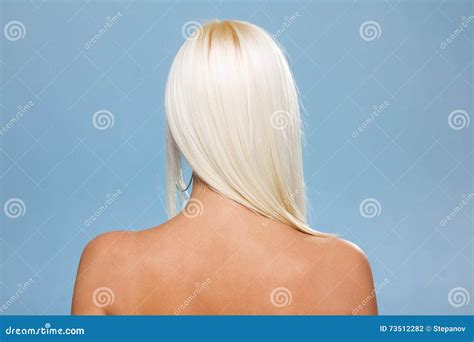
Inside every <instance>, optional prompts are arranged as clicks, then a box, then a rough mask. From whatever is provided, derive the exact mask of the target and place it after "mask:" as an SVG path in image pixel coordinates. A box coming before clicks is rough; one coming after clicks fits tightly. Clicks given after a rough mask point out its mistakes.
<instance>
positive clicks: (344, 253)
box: [299, 237, 377, 314]
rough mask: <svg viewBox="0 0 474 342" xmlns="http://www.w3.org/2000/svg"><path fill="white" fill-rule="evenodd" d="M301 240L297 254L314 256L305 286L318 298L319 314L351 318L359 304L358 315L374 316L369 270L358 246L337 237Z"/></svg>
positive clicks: (374, 304) (367, 263)
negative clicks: (342, 315) (335, 314)
mask: <svg viewBox="0 0 474 342" xmlns="http://www.w3.org/2000/svg"><path fill="white" fill-rule="evenodd" d="M302 240H303V241H304V242H303V243H302V244H301V245H300V246H299V248H300V252H301V253H306V254H307V255H314V257H313V260H314V261H312V262H311V263H310V267H308V269H309V271H308V273H307V275H308V277H307V283H306V286H307V287H308V289H316V292H317V293H318V294H319V296H318V297H319V298H320V299H318V303H317V306H318V307H319V309H320V310H321V312H322V313H327V314H331V313H332V312H338V313H340V312H345V313H346V314H351V313H353V314H354V310H355V308H358V307H359V305H360V303H366V304H364V306H363V307H362V308H359V309H358V311H357V314H376V313H377V307H376V299H375V291H374V283H373V277H372V271H371V267H370V264H369V261H368V258H367V256H366V255H365V253H364V252H363V250H362V249H361V248H360V247H359V246H357V245H356V244H354V243H352V242H350V241H347V240H344V239H341V238H337V237H328V238H320V237H304V238H303V239H302ZM301 246H304V247H301ZM367 298H371V300H369V301H367V300H366V299H367Z"/></svg>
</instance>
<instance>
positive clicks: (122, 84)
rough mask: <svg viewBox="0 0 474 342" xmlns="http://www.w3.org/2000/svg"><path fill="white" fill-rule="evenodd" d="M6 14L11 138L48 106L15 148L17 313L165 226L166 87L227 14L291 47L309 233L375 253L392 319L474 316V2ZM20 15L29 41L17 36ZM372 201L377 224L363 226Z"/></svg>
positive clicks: (7, 263) (65, 290)
mask: <svg viewBox="0 0 474 342" xmlns="http://www.w3.org/2000/svg"><path fill="white" fill-rule="evenodd" d="M118 12H120V14H121V16H120V17H119V19H118V20H115V22H114V23H113V25H112V26H111V27H110V28H109V29H108V30H107V32H105V33H103V34H101V35H100V39H99V40H97V41H96V42H95V43H93V44H91V46H86V45H87V43H88V42H89V41H90V40H91V38H92V37H93V36H94V35H95V34H97V33H98V32H99V30H100V29H101V28H103V27H104V25H105V24H106V22H107V20H108V19H110V18H111V17H113V16H114V15H117V13H118ZM0 13H1V28H2V32H1V33H2V35H1V37H0V43H1V60H0V68H1V69H0V70H1V84H0V87H1V100H0V111H1V126H2V127H3V128H5V127H6V125H7V124H8V123H9V122H11V120H12V118H15V117H16V116H18V115H17V114H16V112H17V111H18V109H17V107H18V106H24V105H26V104H28V103H29V101H31V102H32V103H33V106H31V108H30V109H29V110H28V111H26V112H25V113H24V114H23V116H20V117H19V118H18V120H14V123H13V125H11V124H10V125H8V129H7V131H6V132H5V131H3V134H1V135H0V139H1V144H0V184H1V195H0V201H1V205H2V208H3V205H4V203H5V202H6V201H7V200H9V199H11V198H20V199H21V200H22V201H23V202H24V204H25V211H24V212H23V213H22V214H23V215H21V216H19V217H17V218H10V217H8V216H7V215H6V214H5V212H4V211H5V210H3V211H1V212H0V220H1V221H0V222H1V235H0V248H1V258H0V281H1V283H0V305H3V304H7V309H6V310H3V312H2V314H67V313H68V312H69V310H70V301H71V293H72V289H73V282H74V278H75V272H76V267H77V263H78V261H79V257H80V253H81V251H82V249H83V248H84V246H85V244H86V243H87V242H88V241H89V240H90V239H91V238H92V237H94V236H95V235H97V234H100V233H103V232H106V231H109V230H116V229H141V228H147V227H150V226H154V225H157V224H159V223H161V222H163V221H164V220H166V215H165V206H164V204H165V203H164V202H165V188H164V185H165V182H164V180H165V153H164V144H165V134H164V133H165V132H164V122H163V117H164V113H163V93H164V87H165V81H166V77H167V73H168V70H169V67H170V64H171V62H172V59H173V56H174V54H175V53H176V51H177V49H178V48H179V46H180V45H181V44H182V43H183V41H184V39H183V36H182V32H181V30H182V27H183V25H184V24H185V23H186V22H188V21H190V20H197V21H200V22H202V21H205V20H208V19H212V18H221V19H222V18H234V19H242V20H247V21H250V22H252V23H255V24H257V25H260V26H262V27H264V28H265V29H266V30H268V31H269V32H271V33H272V34H275V35H276V36H277V39H278V41H279V42H280V43H281V45H282V46H283V47H284V48H285V50H286V52H287V54H288V57H289V59H290V63H291V66H292V68H293V71H294V74H295V78H296V81H297V83H298V86H299V90H300V93H301V101H302V104H303V105H304V108H305V111H304V113H303V116H304V123H305V147H304V162H305V176H306V179H307V188H308V199H309V204H310V207H311V210H310V222H311V224H312V225H313V226H314V227H315V228H317V229H319V230H322V231H328V232H334V233H339V234H340V235H341V236H342V237H344V238H346V239H349V240H352V241H354V242H356V243H357V244H359V245H360V246H361V247H362V248H363V249H364V250H365V252H366V253H367V255H368V257H369V259H370V262H371V264H372V267H373V272H374V276H375V280H376V282H377V284H382V286H381V288H380V290H379V292H378V299H379V306H380V312H381V313H382V314H469V313H472V308H473V304H472V300H471V301H470V302H469V303H466V300H464V302H462V303H461V304H464V305H462V306H460V307H456V306H457V305H451V304H450V302H449V300H448V294H449V292H450V291H451V290H452V289H453V288H457V287H462V288H463V289H464V290H465V291H464V292H463V294H464V298H466V291H467V295H468V296H470V295H472V293H473V229H472V222H473V202H474V201H471V200H468V201H467V204H465V205H464V204H463V205H462V208H461V210H455V208H456V207H459V206H460V203H462V200H463V198H471V197H470V194H472V192H473V184H472V175H473V153H472V152H473V150H472V126H473V125H474V124H471V125H468V126H466V125H467V124H464V125H462V126H466V127H464V128H462V129H453V128H451V126H450V125H449V122H448V116H449V114H450V113H451V112H453V111H455V110H463V111H465V112H464V113H465V114H462V115H464V119H466V120H467V119H470V117H469V116H470V115H472V112H473V104H472V95H473V69H472V62H473V60H472V57H473V53H472V52H473V50H472V48H473V45H472V44H473V26H474V22H472V20H471V21H470V19H469V18H470V16H471V15H473V14H474V13H473V8H472V2H470V1H395V0H387V1H306V0H299V1H286V2H282V1H278V2H272V1H249V2H244V1H229V2H223V1H193V2H191V1H169V2H166V1H162V2H161V1H160V2H152V1H139V0H136V1H100V2H99V1H95V2H94V1H71V2H68V3H63V2H60V1H40V0H36V1H35V0H32V1H2V2H1V7H0ZM463 17H465V18H464V20H465V22H468V24H467V25H466V27H463V30H462V31H459V30H458V31H456V30H457V29H459V27H460V26H461V25H462V22H463ZM471 19H472V18H471ZM13 20H16V21H20V22H21V23H22V24H23V25H24V28H25V36H24V37H23V38H22V39H18V40H9V39H7V34H6V33H5V32H3V28H4V27H5V25H7V23H9V22H10V21H13ZM367 21H375V22H377V23H378V25H379V26H380V30H378V29H377V31H378V32H376V33H378V35H377V36H376V37H375V39H373V40H370V39H371V38H370V37H369V38H368V39H369V40H367V37H366V36H364V35H363V34H362V35H361V34H360V32H359V28H360V26H361V25H362V24H363V23H365V22H367ZM450 36H452V39H450V40H451V41H450V42H448V43H446V39H447V38H449V37H450ZM363 37H366V39H363ZM453 37H454V38H453ZM10 38H11V37H10ZM443 43H444V45H443ZM383 103H388V105H385V108H384V109H383V110H382V111H381V112H380V113H379V115H378V116H373V115H372V116H371V113H372V111H373V107H374V106H377V105H381V104H383ZM101 109H106V110H108V111H110V112H111V113H112V114H113V116H114V125H113V126H112V127H110V128H108V129H105V130H98V129H96V128H95V127H94V125H93V123H92V117H93V115H94V113H95V112H97V111H98V110H101ZM370 117H372V118H375V120H373V121H370V120H369V121H370V122H369V124H368V125H367V127H365V129H363V132H362V133H360V134H359V135H357V136H356V137H354V135H353V132H354V131H355V130H357V128H358V127H359V126H361V125H362V123H364V122H365V121H366V120H367V119H368V118H370ZM458 128H459V127H458ZM117 190H120V191H121V194H120V195H119V197H118V198H117V199H116V200H115V201H114V202H113V203H112V205H111V206H110V207H108V208H107V209H106V210H105V211H104V212H103V213H102V214H101V215H99V217H98V218H97V219H96V220H95V221H94V222H92V224H90V225H88V224H87V223H86V220H87V219H88V218H89V217H90V216H91V215H94V213H95V212H96V211H97V210H98V209H99V208H100V207H101V206H102V205H103V204H104V202H105V201H106V200H107V198H108V197H107V196H110V195H112V194H114V193H116V191H117ZM463 196H464V197H463ZM366 198H374V199H376V200H377V201H378V202H379V203H380V210H379V211H378V216H375V217H373V218H365V217H363V216H362V215H361V213H360V211H359V205H360V203H361V202H362V201H363V200H364V199H366ZM453 210H455V214H454V215H453V216H452V220H450V221H449V222H448V224H446V225H443V224H442V223H441V221H442V219H443V218H444V217H446V216H447V215H449V214H450V213H451V212H452V211H453ZM10 216H12V215H11V213H10ZM30 278H31V279H32V283H31V284H30V285H29V286H28V287H27V288H26V289H25V291H23V293H22V294H21V295H19V296H16V295H15V293H16V291H17V287H18V284H19V283H24V282H26V281H28V280H29V279H30ZM12 296H14V297H15V299H14V300H13V301H12V300H11V298H12Z"/></svg>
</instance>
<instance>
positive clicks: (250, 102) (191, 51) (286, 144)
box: [165, 20, 328, 236]
mask: <svg viewBox="0 0 474 342" xmlns="http://www.w3.org/2000/svg"><path fill="white" fill-rule="evenodd" d="M165 102H166V117H167V125H168V211H169V215H170V216H174V215H176V213H177V210H176V206H177V194H179V193H180V191H179V190H182V189H183V188H185V184H184V181H183V177H182V172H181V156H182V157H184V158H185V159H186V161H187V162H188V163H189V165H190V166H191V168H192V171H193V174H194V175H196V176H197V177H198V178H199V179H200V180H202V181H203V182H204V183H206V184H207V185H208V186H210V187H211V188H212V189H213V190H214V191H216V192H218V193H220V194H222V195H223V196H225V197H227V198H229V199H231V200H233V201H235V202H237V203H240V204H242V205H244V206H245V207H247V208H249V209H251V210H253V211H255V212H257V213H259V214H261V215H264V216H266V217H268V218H273V219H276V220H279V221H281V222H283V223H286V224H288V225H290V226H292V227H294V228H296V229H298V230H300V231H303V232H305V233H309V234H312V235H318V236H328V234H324V233H320V232H317V231H315V230H313V229H311V228H310V227H309V226H308V224H307V222H306V206H305V189H304V179H303V165H302V157H301V131H300V130H301V129H300V126H301V122H300V112H299V104H298V95H297V90H296V86H295V83H294V80H293V77H292V74H291V71H290V68H289V66H288V63H287V61H286V59H285V57H284V55H283V53H282V51H281V50H280V48H279V47H278V45H277V44H276V43H275V42H274V41H273V39H272V38H271V37H270V35H269V34H268V33H266V32H265V31H264V30H263V29H261V28H260V27H258V26H255V25H252V24H249V23H246V22H242V21H233V20H232V21H230V20H226V21H211V22H208V23H206V24H205V25H203V26H202V27H199V28H198V30H197V31H195V33H194V34H193V35H192V36H190V37H188V39H187V40H186V42H185V43H184V44H183V46H182V47H181V49H180V50H179V52H178V54H177V55H176V58H175V60H174V62H173V65H172V67H171V70H170V74H169V77H168V83H167V86H166V100H165ZM177 188H178V189H177Z"/></svg>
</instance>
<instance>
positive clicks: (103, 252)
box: [72, 181, 377, 315]
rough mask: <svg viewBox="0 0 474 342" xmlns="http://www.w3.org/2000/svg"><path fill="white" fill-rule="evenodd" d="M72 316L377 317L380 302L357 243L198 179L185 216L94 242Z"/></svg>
mask: <svg viewBox="0 0 474 342" xmlns="http://www.w3.org/2000/svg"><path fill="white" fill-rule="evenodd" d="M193 207H194V209H197V213H198V215H196V212H195V211H194V210H193ZM194 216H195V217H194ZM72 314H76V315H129V314H138V315H173V314H180V315H208V314H213V315H231V314H235V315H241V314H257V315H266V314H269V315H278V314H285V315H302V314H309V315H320V314H321V315H351V314H358V315H376V314H377V304H376V298H375V293H374V287H373V279H372V273H371V270H370V266H369V263H368V261H367V258H366V257H365V255H364V254H363V252H362V251H361V250H360V249H359V248H358V247H357V246H355V245H354V244H352V243H349V242H347V241H344V240H341V239H338V238H320V237H314V236H310V235H308V234H305V233H301V232H299V231H297V230H296V229H293V228H291V227H289V226H287V225H285V224H282V223H279V222H275V221H273V220H269V219H267V218H264V217H262V216H260V215H258V214H255V213H253V212H251V211H250V210H248V209H247V208H245V207H243V206H241V205H238V204H236V203H235V202H233V201H230V200H228V199H225V198H224V197H222V196H221V195H219V194H217V193H215V192H213V191H212V190H210V189H209V188H207V187H206V185H205V184H203V183H202V182H199V181H197V182H195V184H194V187H193V193H192V196H191V200H190V202H189V203H188V207H187V208H186V209H185V212H184V214H183V213H181V214H179V215H178V216H176V217H174V218H173V219H171V220H170V221H168V222H166V223H164V224H162V225H160V226H158V227H155V228H151V229H147V230H143V231H138V232H125V231H115V232H111V233H106V234H103V235H100V236H98V237H97V238H95V239H94V240H92V241H91V242H90V243H89V244H88V245H87V247H86V248H85V250H84V252H83V254H82V257H81V261H80V265H79V270H78V274H77V279H76V285H75V289H74V296H73V303H72Z"/></svg>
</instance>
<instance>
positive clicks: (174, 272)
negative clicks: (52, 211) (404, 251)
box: [72, 21, 377, 315]
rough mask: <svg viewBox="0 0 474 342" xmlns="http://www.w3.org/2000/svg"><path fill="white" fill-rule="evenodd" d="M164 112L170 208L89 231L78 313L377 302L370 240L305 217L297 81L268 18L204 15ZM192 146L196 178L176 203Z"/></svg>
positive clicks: (274, 309)
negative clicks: (366, 243)
mask: <svg viewBox="0 0 474 342" xmlns="http://www.w3.org/2000/svg"><path fill="white" fill-rule="evenodd" d="M166 116H167V127H168V204H169V212H170V217H171V219H170V220H169V221H168V222H166V223H164V224H162V225H160V226H158V227H155V228H151V229H148V230H144V231H138V232H111V233H107V234H104V235H101V236H99V237H97V238H95V239H94V240H93V241H92V242H90V243H89V245H88V246H87V247H86V249H85V250H84V252H83V255H82V257H81V262H80V266H79V271H78V275H77V280H76V285H75V290H74V298H73V305H72V313H73V314H97V315H101V314H119V315H120V314H198V315H200V314H217V315H219V314H355V313H356V314H377V305H376V300H375V292H374V287H373V279H372V275H371V270H370V266H369V264H368V261H367V259H366V257H365V256H364V254H363V253H362V251H361V250H360V249H359V248H357V247H356V246H355V245H353V244H351V243H349V242H346V241H344V240H341V239H338V238H336V237H333V236H332V235H329V234H325V233H321V232H318V231H315V230H313V229H312V228H311V227H309V226H308V224H307V223H306V213H305V199H304V179H303V168H302V159H301V136H300V135H301V133H300V126H301V124H300V113H299V106H298V97H297V91H296V87H295V84H294V81H293V77H292V75H291V72H290V69H289V67H288V63H287V61H286V59H285V57H284V55H283V54H282V52H281V50H280V49H279V47H278V46H277V44H276V43H275V42H274V41H273V39H272V38H271V37H270V36H269V35H268V34H267V33H266V32H265V31H263V30H262V29H261V28H259V27H257V26H254V25H252V24H249V23H245V22H240V21H212V22H209V23H207V24H205V25H204V26H203V27H201V28H199V30H197V31H196V32H195V34H194V35H192V36H191V37H189V38H188V39H187V41H186V42H185V43H184V44H183V46H182V48H181V49H180V51H179V52H178V54H177V56H176V58H175V60H174V63H173V65H172V68H171V71H170V75H169V78H168V84H167V89H166ZM181 157H183V158H184V159H185V160H186V161H187V162H188V163H189V165H190V167H191V168H192V171H193V176H192V183H193V187H192V194H191V197H190V198H189V199H186V198H184V203H186V206H185V208H184V209H183V210H182V211H181V212H180V213H178V214H176V208H177V206H178V203H177V202H178V200H183V198H182V197H185V196H184V195H185V194H186V190H187V186H186V183H185V181H184V180H183V177H182V173H181ZM188 186H189V185H188ZM177 197H178V198H177Z"/></svg>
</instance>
